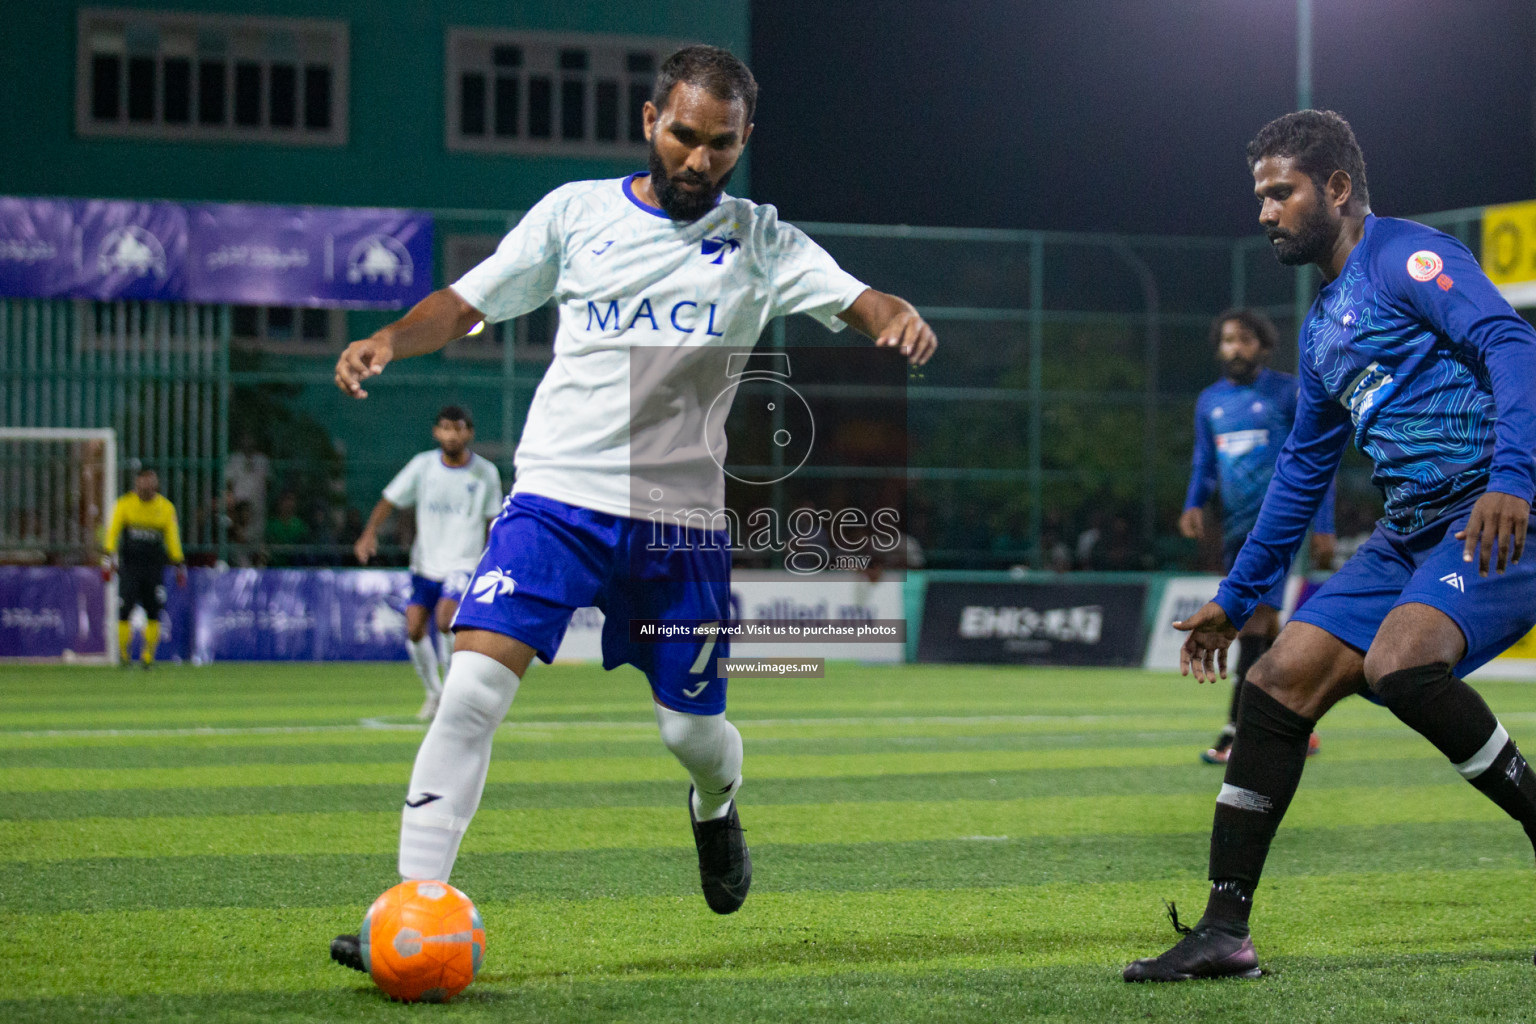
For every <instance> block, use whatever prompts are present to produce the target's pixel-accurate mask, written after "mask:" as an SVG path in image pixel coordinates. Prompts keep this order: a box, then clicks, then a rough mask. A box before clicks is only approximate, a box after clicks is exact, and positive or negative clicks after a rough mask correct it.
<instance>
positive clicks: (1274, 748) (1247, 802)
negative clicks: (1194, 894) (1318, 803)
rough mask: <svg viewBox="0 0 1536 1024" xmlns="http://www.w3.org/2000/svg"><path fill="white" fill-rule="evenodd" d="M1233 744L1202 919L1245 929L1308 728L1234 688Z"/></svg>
mask: <svg viewBox="0 0 1536 1024" xmlns="http://www.w3.org/2000/svg"><path fill="white" fill-rule="evenodd" d="M1242 691H1243V695H1242V698H1241V701H1240V703H1239V707H1238V722H1237V739H1236V741H1235V742H1234V743H1233V744H1232V758H1231V760H1229V761H1228V762H1227V774H1226V779H1225V781H1224V782H1223V783H1222V786H1221V795H1220V796H1218V797H1217V798H1216V819H1215V822H1214V824H1213V825H1212V827H1211V871H1210V877H1211V881H1212V882H1214V883H1215V884H1214V885H1212V886H1211V897H1210V900H1209V902H1208V903H1207V904H1206V908H1205V918H1203V919H1202V920H1208V921H1219V922H1222V923H1224V924H1226V925H1228V926H1230V927H1232V928H1234V929H1245V928H1246V927H1247V921H1248V910H1249V909H1250V908H1251V907H1252V905H1253V890H1254V888H1255V887H1257V886H1258V884H1259V876H1260V875H1261V874H1262V873H1263V871H1264V859H1265V858H1266V857H1267V856H1269V844H1270V843H1271V842H1272V841H1273V840H1274V838H1275V830H1276V829H1278V828H1279V827H1280V819H1281V818H1283V817H1285V811H1286V808H1288V807H1289V806H1290V804H1291V797H1293V796H1295V795H1296V786H1297V785H1298V784H1299V783H1300V782H1301V773H1302V769H1304V768H1305V767H1306V764H1307V739H1308V738H1309V737H1310V736H1311V735H1312V727H1313V725H1314V724H1316V723H1314V722H1313V721H1312V720H1311V719H1310V718H1303V717H1302V716H1301V715H1298V714H1297V713H1296V712H1294V711H1292V710H1291V709H1290V708H1288V707H1286V706H1285V705H1284V704H1281V703H1280V702H1279V701H1277V700H1275V698H1273V697H1271V696H1270V695H1269V694H1267V693H1265V692H1264V691H1263V690H1261V689H1259V688H1258V687H1257V686H1254V685H1253V684H1252V683H1248V682H1245V683H1243V684H1242Z"/></svg>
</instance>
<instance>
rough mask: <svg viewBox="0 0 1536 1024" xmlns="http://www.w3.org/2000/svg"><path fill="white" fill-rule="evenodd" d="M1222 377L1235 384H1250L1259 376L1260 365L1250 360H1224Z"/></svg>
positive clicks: (1222, 362)
mask: <svg viewBox="0 0 1536 1024" xmlns="http://www.w3.org/2000/svg"><path fill="white" fill-rule="evenodd" d="M1221 375H1222V376H1223V377H1225V378H1227V380H1230V381H1232V382H1233V383H1234V384H1249V383H1252V382H1253V380H1254V378H1255V377H1257V376H1258V375H1259V364H1258V363H1256V362H1253V361H1252V360H1249V359H1223V360H1222V361H1221Z"/></svg>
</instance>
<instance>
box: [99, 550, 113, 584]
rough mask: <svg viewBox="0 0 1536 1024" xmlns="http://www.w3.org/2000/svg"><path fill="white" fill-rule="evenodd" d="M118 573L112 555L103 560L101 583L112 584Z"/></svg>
mask: <svg viewBox="0 0 1536 1024" xmlns="http://www.w3.org/2000/svg"><path fill="white" fill-rule="evenodd" d="M116 572H117V566H116V565H115V564H114V563H113V561H112V556H111V555H108V556H107V557H106V558H103V559H102V560H101V582H103V583H111V582H112V577H113V575H114V574H116Z"/></svg>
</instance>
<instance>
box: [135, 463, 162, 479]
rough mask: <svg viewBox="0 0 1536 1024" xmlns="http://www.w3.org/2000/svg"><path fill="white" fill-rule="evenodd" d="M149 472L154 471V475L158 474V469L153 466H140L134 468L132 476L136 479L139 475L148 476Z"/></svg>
mask: <svg viewBox="0 0 1536 1024" xmlns="http://www.w3.org/2000/svg"><path fill="white" fill-rule="evenodd" d="M151 473H154V474H155V476H159V475H160V473H159V471H158V470H156V469H155V467H154V466H140V467H139V468H138V469H136V470H134V472H133V477H134V479H135V480H137V479H138V478H139V477H141V476H148V475H149V474H151Z"/></svg>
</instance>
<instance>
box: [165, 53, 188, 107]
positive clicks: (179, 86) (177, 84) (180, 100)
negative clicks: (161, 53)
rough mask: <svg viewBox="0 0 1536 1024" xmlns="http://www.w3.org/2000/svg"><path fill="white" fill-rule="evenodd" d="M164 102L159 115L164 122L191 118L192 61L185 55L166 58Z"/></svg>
mask: <svg viewBox="0 0 1536 1024" xmlns="http://www.w3.org/2000/svg"><path fill="white" fill-rule="evenodd" d="M164 103H165V106H164V108H163V109H162V111H161V115H160V116H161V117H162V118H164V119H165V123H166V124H186V123H187V122H188V121H191V120H192V62H191V61H190V60H188V59H187V58H185V57H167V58H166V61H165V98H164Z"/></svg>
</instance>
